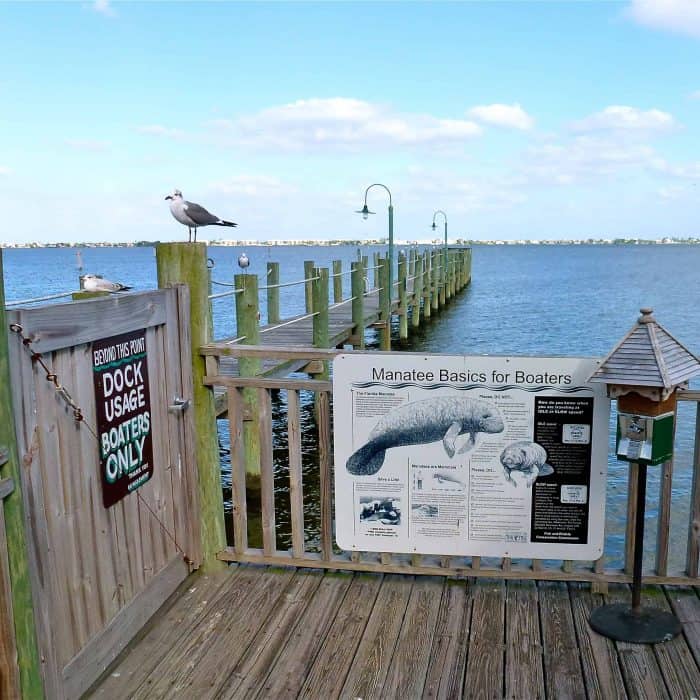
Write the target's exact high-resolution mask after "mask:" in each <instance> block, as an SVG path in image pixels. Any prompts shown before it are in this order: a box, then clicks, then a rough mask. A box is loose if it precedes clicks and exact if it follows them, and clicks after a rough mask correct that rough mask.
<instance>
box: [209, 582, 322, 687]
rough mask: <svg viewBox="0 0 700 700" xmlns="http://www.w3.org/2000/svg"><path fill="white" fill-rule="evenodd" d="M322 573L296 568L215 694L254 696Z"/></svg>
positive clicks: (311, 596) (317, 584) (310, 599)
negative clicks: (254, 635)
mask: <svg viewBox="0 0 700 700" xmlns="http://www.w3.org/2000/svg"><path fill="white" fill-rule="evenodd" d="M322 580H323V575H322V574H320V573H318V572H300V571H298V572H297V573H296V574H295V575H294V578H293V579H292V580H291V582H290V583H289V585H288V586H287V588H286V589H285V591H284V595H282V596H281V597H280V598H279V600H278V601H277V604H276V605H275V607H274V609H273V610H272V611H271V612H269V614H268V615H267V616H266V617H267V619H266V620H262V621H261V622H264V625H263V626H262V628H261V629H260V630H259V632H258V633H257V635H256V637H255V639H254V640H253V641H252V642H251V643H250V644H249V645H248V646H247V648H246V649H245V653H244V654H243V655H242V656H241V657H239V660H238V661H237V663H235V665H233V664H232V666H233V671H232V672H231V674H230V675H229V677H228V678H227V679H226V680H225V681H224V682H223V683H221V684H220V686H219V688H220V690H219V693H218V697H219V698H221V700H224V699H225V698H250V697H254V696H255V695H256V694H257V692H258V691H259V690H260V688H261V687H262V685H263V684H264V683H265V680H266V679H267V676H268V673H269V672H270V669H271V668H272V666H273V665H274V663H275V660H276V659H277V657H278V656H279V654H280V652H281V651H282V649H283V648H284V646H285V644H286V643H287V640H288V639H289V637H290V635H291V634H292V632H293V630H294V629H295V627H296V624H297V622H298V620H299V617H300V615H302V614H303V612H304V610H305V609H306V606H307V605H309V604H310V603H311V601H312V599H313V596H314V593H315V591H316V590H317V589H318V587H319V585H320V584H321V581H322Z"/></svg>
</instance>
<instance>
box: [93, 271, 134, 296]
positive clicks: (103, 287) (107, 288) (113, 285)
mask: <svg viewBox="0 0 700 700" xmlns="http://www.w3.org/2000/svg"><path fill="white" fill-rule="evenodd" d="M83 289H84V290H85V291H86V292H127V291H129V290H130V289H131V287H127V286H126V285H124V284H122V283H121V282H112V281H111V280H106V279H104V278H103V277H102V276H101V275H83Z"/></svg>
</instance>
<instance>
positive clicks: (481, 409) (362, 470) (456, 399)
mask: <svg viewBox="0 0 700 700" xmlns="http://www.w3.org/2000/svg"><path fill="white" fill-rule="evenodd" d="M503 427H504V426H503V418H501V414H500V413H499V412H498V409H497V408H496V407H495V406H494V405H493V404H491V403H488V402H487V401H482V400H480V399H471V398H468V397H460V396H441V397H438V398H434V399H425V400H424V401H415V402H413V403H408V404H404V405H403V406H400V407H399V408H395V409H394V410H393V411H389V413H387V414H386V415H384V416H382V417H381V418H380V419H379V422H378V423H377V425H375V426H374V428H373V429H372V432H371V433H370V434H369V439H368V441H367V443H366V444H365V445H363V446H362V447H361V448H360V449H359V450H357V452H355V453H354V454H352V455H351V456H350V458H349V459H348V461H347V464H346V465H345V466H346V468H347V470H348V471H349V472H350V474H355V475H358V476H369V475H371V474H376V473H377V472H378V471H379V470H380V469H381V467H382V464H384V456H385V455H386V451H387V450H388V449H390V448H391V447H404V446H406V445H422V444H426V443H429V442H435V441H436V440H442V444H443V447H444V448H445V452H446V453H447V454H448V455H449V456H450V457H454V455H455V452H456V451H457V447H456V440H457V437H458V436H459V435H464V434H467V433H468V434H469V440H468V441H467V442H465V444H464V445H463V446H462V447H461V448H460V449H459V453H462V452H466V451H467V450H470V449H471V448H472V447H474V445H475V444H476V437H477V433H500V432H502V431H503Z"/></svg>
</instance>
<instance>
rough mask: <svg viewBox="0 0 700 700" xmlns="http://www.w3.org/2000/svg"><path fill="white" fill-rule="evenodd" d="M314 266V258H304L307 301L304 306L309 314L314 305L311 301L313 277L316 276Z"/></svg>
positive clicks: (305, 295)
mask: <svg viewBox="0 0 700 700" xmlns="http://www.w3.org/2000/svg"><path fill="white" fill-rule="evenodd" d="M314 267H316V265H314V261H313V260H304V280H305V281H304V300H305V301H306V304H305V307H304V308H305V309H306V313H307V314H310V313H311V307H312V306H313V304H312V301H311V296H312V292H311V278H312V277H313V276H314Z"/></svg>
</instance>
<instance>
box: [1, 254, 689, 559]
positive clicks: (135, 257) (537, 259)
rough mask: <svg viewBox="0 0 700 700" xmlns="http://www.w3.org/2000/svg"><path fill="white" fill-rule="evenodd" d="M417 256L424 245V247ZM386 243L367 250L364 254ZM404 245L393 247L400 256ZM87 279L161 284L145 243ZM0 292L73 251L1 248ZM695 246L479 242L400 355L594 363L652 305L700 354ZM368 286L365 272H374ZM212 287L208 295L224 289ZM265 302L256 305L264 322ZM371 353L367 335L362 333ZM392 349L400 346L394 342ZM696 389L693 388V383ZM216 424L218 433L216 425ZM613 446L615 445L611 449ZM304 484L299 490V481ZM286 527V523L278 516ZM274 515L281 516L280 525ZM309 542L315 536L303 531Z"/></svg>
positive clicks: (218, 310)
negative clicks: (563, 358)
mask: <svg viewBox="0 0 700 700" xmlns="http://www.w3.org/2000/svg"><path fill="white" fill-rule="evenodd" d="M421 249H422V248H421ZM375 250H377V251H382V252H384V251H385V250H386V248H385V247H368V248H363V253H364V254H368V255H369V256H370V265H371V260H372V257H371V255H372V252H373V251H375ZM398 250H400V247H397V251H398ZM241 252H243V248H235V247H231V248H220V247H213V248H210V249H209V253H208V254H209V256H210V257H211V259H212V260H213V262H214V270H213V274H212V277H213V279H214V280H215V281H219V282H224V283H232V282H233V276H234V274H237V273H239V272H240V270H239V269H238V266H237V264H236V260H237V258H238V256H239V254H240V253H241ZM245 252H246V253H247V255H248V256H249V258H250V260H251V265H250V267H249V268H248V273H249V274H257V275H258V276H259V280H260V285H261V286H263V285H264V284H265V282H264V280H265V274H266V264H267V262H268V261H275V262H279V263H280V282H282V283H285V282H293V281H297V280H301V279H302V278H303V276H304V275H303V262H304V260H313V261H315V263H316V264H317V266H319V267H329V268H330V267H331V262H332V260H342V261H343V270H344V271H345V270H348V271H349V269H350V262H351V261H352V260H355V259H356V258H357V248H356V247H355V246H333V247H330V246H318V247H314V246H309V247H306V246H303V247H302V246H299V247H294V246H289V247H283V246H279V247H247V248H246V249H245ZM81 253H82V260H83V265H84V270H83V272H93V273H97V274H102V275H104V276H105V277H108V278H110V279H114V280H117V281H120V282H123V283H125V284H130V285H132V286H133V287H134V289H137V290H141V289H151V288H153V287H154V286H155V285H156V264H155V255H154V251H153V249H152V248H146V247H144V248H86V249H83V250H82V251H81ZM4 267H5V297H6V299H7V300H8V301H11V300H13V299H22V298H27V297H32V296H40V295H47V294H52V293H58V292H62V291H67V290H70V289H74V288H76V287H77V279H78V274H79V272H78V270H77V265H76V253H75V251H74V250H71V249H61V248H59V249H49V248H43V249H10V250H6V251H4ZM698 269H700V246H685V245H664V246H659V245H654V246H588V245H580V246H574V245H567V246H475V247H474V251H473V264H472V284H471V285H470V286H469V287H468V288H467V289H466V290H464V292H462V293H461V294H460V295H459V296H458V298H457V299H456V300H455V301H454V302H453V303H452V304H451V305H450V306H448V307H447V308H446V309H445V310H444V311H442V312H441V313H440V314H439V315H437V316H435V317H433V319H432V320H431V322H429V323H428V324H425V325H423V326H421V328H420V329H419V330H418V332H417V333H413V334H412V335H411V338H410V340H409V341H408V343H405V344H403V345H402V346H401V348H402V349H405V350H410V351H416V352H443V353H455V354H462V353H464V354H514V355H575V356H601V355H605V354H607V352H609V351H610V350H611V348H612V347H613V346H614V344H615V343H616V342H617V341H618V340H620V339H621V338H622V336H623V335H624V334H625V333H626V332H627V331H628V330H629V329H630V328H631V327H632V325H633V323H634V322H635V320H636V318H637V316H638V312H639V309H640V308H641V307H642V306H651V307H652V308H653V309H654V314H655V316H656V318H657V319H658V320H659V322H660V323H662V324H663V325H664V326H665V327H666V328H667V329H668V330H669V331H670V332H671V333H672V334H674V335H675V336H676V337H677V338H678V339H679V340H680V341H681V342H683V343H684V344H685V345H686V347H688V348H689V349H690V350H691V351H695V352H696V353H700V306H698V304H697V300H698V298H699V294H698V292H699V291H700V289H699V287H700V283H699V282H698V277H697V270H698ZM370 279H371V274H370ZM226 289H227V287H225V286H217V285H215V286H214V289H213V291H214V292H219V291H225V290H226ZM343 294H344V297H346V298H347V297H348V296H350V276H349V275H345V276H344V277H343ZM213 304H214V307H213V308H214V328H215V336H216V337H225V336H227V337H232V336H235V335H236V329H235V319H234V314H233V304H234V302H233V298H232V297H225V298H223V299H219V300H215V301H214V303H213ZM280 306H281V314H282V317H285V316H289V315H292V314H293V313H301V312H303V309H304V289H303V286H302V285H298V286H293V287H287V288H284V289H283V290H282V293H281V295H280ZM265 308H266V305H265V298H264V296H263V298H262V300H261V312H262V322H263V323H264V322H265V320H266V318H265ZM368 340H369V341H370V342H369V344H370V346H371V345H372V344H373V343H374V337H373V335H370V336H369V337H368ZM395 347H399V344H398V340H397V341H396V342H395ZM691 386H693V388H700V383H698V381H697V380H696V381H694V382H693V383H692V384H691ZM274 410H275V416H276V417H277V419H278V420H276V421H275V431H276V433H277V434H278V435H279V438H280V443H279V444H280V445H282V444H283V437H284V436H283V430H284V428H283V422H284V421H283V420H282V418H283V415H284V413H285V412H286V407H285V406H284V403H283V402H280V403H279V404H277V405H276V406H275V409H274ZM694 413H695V411H694V406H692V405H689V404H686V403H681V404H680V408H679V422H678V428H677V439H676V454H675V459H674V462H675V466H674V482H673V484H674V489H673V491H674V492H673V504H674V506H673V518H672V538H671V541H672V542H676V543H682V544H683V546H682V547H677V548H676V550H674V556H673V557H672V559H673V561H672V566H673V567H674V568H675V567H680V566H682V550H683V548H684V543H685V541H686V539H687V522H688V519H687V518H688V515H687V514H688V508H689V503H688V501H689V492H690V488H691V483H692V451H693V444H692V443H693V431H694V420H695V416H694ZM302 421H303V424H304V425H303V431H302V435H304V440H305V443H304V447H305V456H304V471H305V475H306V474H308V475H309V477H310V478H311V477H312V475H313V473H314V467H313V457H312V455H313V452H314V450H315V444H316V443H315V442H314V426H313V416H312V413H311V410H310V407H309V403H308V401H306V402H304V406H303V409H302ZM222 427H223V426H222ZM227 433H228V430H227V429H225V430H222V431H221V437H222V466H223V469H224V474H223V480H224V484H225V485H226V486H228V487H229V488H230V469H229V463H228V454H227V452H228V444H227V440H228V438H227ZM611 449H612V446H611ZM285 461H286V454H285V452H284V449H283V448H281V447H280V448H278V449H276V451H275V463H276V465H277V466H276V468H277V475H276V479H275V483H276V485H277V487H278V498H279V499H280V502H279V505H283V502H284V499H288V494H287V492H286V489H287V486H286V482H285V478H284V476H285V475H284V463H285ZM658 474H659V470H658V469H655V468H650V470H649V482H648V502H647V515H648V518H649V520H648V528H647V532H648V538H649V539H648V543H647V551H649V552H651V551H653V549H654V546H653V537H654V528H653V524H654V519H655V517H656V511H657V507H658V481H659V480H658ZM627 475H628V469H627V467H626V465H625V464H623V463H621V462H618V461H617V460H616V459H613V458H611V459H610V462H609V489H608V503H607V524H606V533H607V534H606V538H607V542H606V549H607V551H608V552H611V553H612V561H613V562H614V563H615V564H619V562H620V555H621V552H622V545H623V538H624V531H623V523H624V519H625V509H626V492H627V486H626V484H627ZM305 485H306V484H305ZM309 486H310V488H309V491H308V493H307V495H306V498H305V508H308V510H307V516H308V517H309V520H310V521H312V520H313V517H314V516H313V514H314V510H316V511H317V509H318V507H317V503H314V499H313V482H312V483H310V484H309ZM281 517H282V521H281V524H284V522H283V521H284V516H281ZM278 520H279V519H278ZM307 536H308V538H309V540H310V541H314V538H315V535H314V533H313V532H312V531H311V530H310V531H309V533H307Z"/></svg>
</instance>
